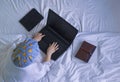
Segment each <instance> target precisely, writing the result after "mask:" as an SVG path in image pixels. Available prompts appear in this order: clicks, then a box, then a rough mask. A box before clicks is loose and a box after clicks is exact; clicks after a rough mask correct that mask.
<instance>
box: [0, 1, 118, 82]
mask: <svg viewBox="0 0 120 82" xmlns="http://www.w3.org/2000/svg"><path fill="white" fill-rule="evenodd" d="M119 3H120V1H119V0H30V1H28V0H1V1H0V10H1V11H0V82H6V81H7V80H9V78H11V77H8V76H9V75H7V74H9V73H8V71H9V70H10V69H7V68H6V66H5V65H6V64H7V62H8V61H9V56H10V54H11V53H12V49H13V48H14V47H15V44H17V43H19V42H20V41H23V40H24V39H25V37H26V36H29V35H31V34H34V33H36V32H38V31H39V30H41V29H42V28H43V27H44V26H45V24H46V21H47V15H48V9H49V8H51V9H52V10H54V11H55V12H56V13H57V14H59V15H60V16H61V17H63V18H64V19H65V20H66V21H68V22H69V23H70V24H72V25H73V26H74V27H75V28H76V29H78V30H79V33H78V34H77V36H76V38H75V40H74V42H73V43H72V45H71V46H70V47H69V49H68V50H67V51H66V52H65V53H64V54H63V56H61V57H60V58H59V59H58V60H57V61H56V62H54V63H53V64H52V66H51V67H50V68H51V69H50V71H49V72H48V73H46V75H45V76H44V77H43V78H41V77H40V78H39V76H37V77H38V78H37V81H34V82H120V79H119V76H120V73H119V71H120V63H119V61H120V58H119V57H120V56H119V53H120V50H119V47H120V45H119V42H120V41H119V40H120V36H119V35H120V34H119V33H115V32H120V27H119V26H120V25H119V24H120V10H119ZM32 8H36V9H37V10H38V11H39V12H40V13H41V14H42V15H43V16H44V19H43V20H42V21H41V22H40V23H39V24H38V25H37V26H36V27H35V28H34V29H33V30H32V31H31V32H27V31H26V30H25V28H24V27H23V26H22V25H21V24H20V23H19V20H20V19H21V18H22V17H23V16H24V15H25V14H26V13H27V12H28V11H30V10H31V9H32ZM80 32H82V33H80ZM84 32H85V33H84ZM92 32H94V33H92ZM99 32H112V33H99ZM113 32H114V33H113ZM22 36H23V37H22ZM20 37H21V38H20ZM19 38H20V39H19ZM17 39H19V40H17ZM83 40H87V41H88V42H90V43H92V44H94V45H96V46H97V49H96V51H95V52H94V54H93V56H92V58H91V59H90V61H89V63H84V62H82V61H81V60H78V59H77V58H75V57H74V55H75V54H76V52H77V50H78V48H79V45H80V44H81V42H82V41H83ZM5 51H8V52H5ZM9 66H10V65H9ZM11 67H12V66H11ZM33 67H34V66H33ZM38 71H39V70H38ZM11 72H12V71H11ZM13 72H14V71H13ZM16 72H17V71H15V72H14V73H13V74H12V73H11V75H14V74H15V73H16ZM7 77H8V78H7ZM18 77H19V75H18ZM12 78H14V79H12V80H9V82H21V81H18V80H17V79H16V77H12ZM31 79H32V76H31ZM22 82H30V81H22ZM32 82H33V81H32Z"/></svg>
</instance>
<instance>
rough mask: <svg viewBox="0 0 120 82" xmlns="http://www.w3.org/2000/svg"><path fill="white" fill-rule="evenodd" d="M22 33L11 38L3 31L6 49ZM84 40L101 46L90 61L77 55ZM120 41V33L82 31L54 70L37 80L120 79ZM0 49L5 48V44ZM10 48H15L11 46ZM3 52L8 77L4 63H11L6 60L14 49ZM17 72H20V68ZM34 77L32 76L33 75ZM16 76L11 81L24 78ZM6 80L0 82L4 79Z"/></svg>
mask: <svg viewBox="0 0 120 82" xmlns="http://www.w3.org/2000/svg"><path fill="white" fill-rule="evenodd" d="M21 36H22V35H19V36H18V35H9V37H10V39H9V38H7V37H8V35H6V36H5V35H4V36H3V35H1V36H0V42H1V44H3V45H4V50H5V51H6V50H7V49H8V47H10V46H13V48H14V46H15V45H8V43H10V44H11V43H12V42H13V41H16V40H17V39H18V38H19V37H21ZM3 39H4V40H3ZM21 40H22V39H21ZM83 40H86V41H88V42H90V43H92V44H94V45H96V46H97V48H96V51H95V52H94V53H93V56H92V57H91V59H90V61H89V63H84V62H82V61H81V60H79V59H77V58H75V57H74V55H75V53H76V52H77V50H78V48H79V46H78V45H80V44H81V43H82V41H83ZM119 42H120V33H93V34H91V33H79V34H78V35H77V36H76V39H75V40H74V42H73V44H72V45H71V46H70V47H69V48H68V50H67V51H66V52H65V53H64V54H63V55H62V56H61V57H60V58H59V59H58V60H57V61H56V62H54V63H53V64H52V66H51V67H50V71H49V72H47V73H46V75H45V76H44V77H43V78H41V76H40V79H39V80H38V78H37V81H35V82H119V81H120V79H119V76H120V72H119V71H120V55H119V53H120V49H119V48H120V44H119ZM76 44H77V45H76ZM0 49H3V48H2V46H1V47H0ZM9 51H10V52H12V50H10V49H9ZM0 53H1V54H0V62H1V63H0V76H1V79H2V80H4V81H5V79H8V78H3V77H4V76H6V74H7V73H6V74H5V72H6V70H7V72H8V69H7V68H5V66H4V65H5V64H6V63H7V62H6V61H8V59H7V58H8V56H9V55H10V53H8V54H6V52H4V51H2V50H1V51H0ZM4 57H5V58H4ZM3 60H4V61H3ZM11 67H12V66H11ZM1 70H2V71H1ZM15 72H16V73H17V71H15ZM4 74H5V75H4ZM11 74H12V73H11ZM18 74H19V73H18ZM33 75H34V74H33ZM34 76H35V75H34ZM30 77H31V79H32V76H30ZM38 77H39V76H38ZM12 78H14V80H11V81H10V82H20V81H18V80H15V79H16V78H15V77H12ZM2 80H1V81H0V82H4V81H2ZM22 82H27V81H22ZM29 82H30V81H29ZM31 82H32V81H31Z"/></svg>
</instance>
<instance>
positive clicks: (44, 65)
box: [3, 33, 58, 82]
mask: <svg viewBox="0 0 120 82" xmlns="http://www.w3.org/2000/svg"><path fill="white" fill-rule="evenodd" d="M43 37H45V35H42V34H41V33H37V34H36V35H35V36H34V37H33V38H27V39H26V40H25V41H24V42H21V43H20V44H18V45H17V47H16V48H15V49H14V51H13V52H11V54H9V55H8V58H7V57H6V58H7V61H6V63H5V69H4V70H3V77H4V81H5V82H37V81H38V80H39V79H41V78H42V77H44V76H45V74H46V73H47V72H48V71H49V70H50V66H51V64H52V62H53V61H51V56H52V54H53V53H54V52H55V51H57V50H58V44H57V43H56V42H53V43H52V44H51V45H50V46H49V47H48V49H47V53H46V56H45V58H42V57H43V56H42V55H41V54H40V49H39V45H38V41H40V40H41V39H42V38H43Z"/></svg>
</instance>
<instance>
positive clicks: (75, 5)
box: [0, 0, 120, 34]
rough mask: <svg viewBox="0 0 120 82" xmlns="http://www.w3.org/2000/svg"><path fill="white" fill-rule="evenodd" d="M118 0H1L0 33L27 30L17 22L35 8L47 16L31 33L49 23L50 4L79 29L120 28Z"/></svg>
mask: <svg viewBox="0 0 120 82" xmlns="http://www.w3.org/2000/svg"><path fill="white" fill-rule="evenodd" d="M119 3H120V1H119V0H30V1H28V0H1V1H0V10H1V13H0V33H25V34H26V33H27V32H26V30H25V29H24V27H23V26H22V25H21V24H20V23H19V22H18V21H19V20H20V19H21V18H22V17H23V16H24V15H25V14H26V13H27V12H28V11H30V9H32V8H36V9H37V10H38V11H39V12H40V13H41V14H42V15H43V16H44V19H43V20H42V21H41V23H40V24H38V25H37V26H36V27H35V28H34V30H32V32H31V33H35V32H38V31H39V30H40V29H41V28H43V27H44V26H45V24H46V20H47V15H48V9H49V8H51V9H52V10H54V11H55V12H56V13H57V14H59V15H60V16H62V17H63V18H64V19H65V20H67V21H68V22H69V23H70V24H72V25H73V26H74V27H75V28H77V29H78V30H79V31H80V32H81V31H82V32H83V31H84V32H120V27H119V26H120V9H119V7H120V5H119Z"/></svg>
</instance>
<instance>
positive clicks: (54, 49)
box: [47, 42, 59, 56]
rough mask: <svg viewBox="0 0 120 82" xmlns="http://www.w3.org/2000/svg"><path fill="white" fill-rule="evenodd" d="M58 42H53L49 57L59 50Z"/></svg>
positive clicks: (48, 53)
mask: <svg viewBox="0 0 120 82" xmlns="http://www.w3.org/2000/svg"><path fill="white" fill-rule="evenodd" d="M58 46H59V45H58V44H57V42H53V43H52V44H51V45H50V46H49V47H48V49H47V55H49V56H51V55H52V54H53V53H54V52H55V51H57V50H58V49H59V47H58Z"/></svg>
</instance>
